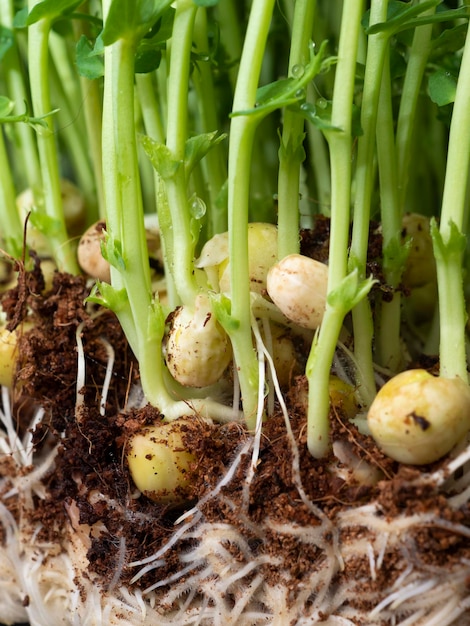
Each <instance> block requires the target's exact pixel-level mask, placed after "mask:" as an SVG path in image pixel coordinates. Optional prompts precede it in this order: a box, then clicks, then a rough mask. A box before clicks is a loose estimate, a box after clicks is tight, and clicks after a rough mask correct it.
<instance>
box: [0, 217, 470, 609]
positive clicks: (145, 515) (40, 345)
mask: <svg viewBox="0 0 470 626" xmlns="http://www.w3.org/2000/svg"><path fill="white" fill-rule="evenodd" d="M318 224H319V226H318V228H319V229H320V234H318V232H317V235H318V238H317V239H315V238H311V237H307V235H306V233H303V234H302V246H303V247H304V249H305V250H306V251H308V253H309V254H311V255H313V256H316V257H317V258H320V257H322V255H323V254H324V241H325V237H326V234H325V233H326V231H327V229H328V224H327V222H326V221H323V220H319V222H318ZM321 229H323V231H324V232H321ZM24 281H25V284H27V285H29V287H28V289H27V290H25V289H24V287H21V286H18V287H17V288H16V289H13V290H11V291H10V292H7V294H6V295H4V297H3V300H2V304H3V308H4V310H5V311H6V314H7V317H8V319H9V320H10V321H11V323H12V324H20V323H21V321H22V319H23V317H24V315H25V313H26V310H28V311H29V317H30V319H31V320H32V321H33V322H34V326H33V328H32V329H31V330H28V331H25V332H24V333H23V334H22V336H21V340H20V349H19V355H20V357H19V359H18V369H17V387H16V391H15V397H14V411H15V415H16V419H17V425H18V428H19V430H20V431H22V430H23V431H24V430H25V429H26V428H27V426H26V424H27V422H28V418H29V416H30V415H31V412H32V410H33V409H34V406H41V407H44V409H45V417H44V419H43V421H42V423H40V424H39V425H38V426H37V427H36V429H35V432H34V444H35V446H36V448H37V450H38V451H40V450H42V449H45V446H49V447H52V446H53V445H55V444H59V448H58V454H57V457H56V462H55V467H54V471H53V472H51V473H50V474H49V475H47V476H46V478H45V479H44V484H45V487H46V491H47V495H46V498H45V499H43V500H40V499H37V500H36V501H35V502H34V504H35V507H34V513H32V515H33V517H34V520H35V521H38V522H41V523H42V529H41V531H40V532H41V539H43V540H44V541H53V542H56V543H57V545H58V546H60V545H63V543H64V542H65V541H66V533H65V531H64V528H65V527H66V526H67V525H69V523H70V515H71V513H70V511H72V510H74V509H73V507H76V510H77V511H78V524H79V525H81V526H82V527H83V528H84V529H85V528H87V529H88V531H89V532H88V539H87V541H88V547H87V557H88V560H89V568H90V571H91V572H95V573H96V574H98V575H99V577H100V579H101V580H102V581H103V586H104V587H106V585H107V584H109V583H110V582H111V581H112V580H113V577H114V574H115V571H116V568H117V567H118V566H119V560H120V552H119V551H120V545H121V543H120V542H121V539H123V540H124V541H125V550H126V554H125V563H124V567H123V569H122V573H121V580H120V582H121V583H123V584H127V585H130V584H131V582H130V581H131V579H132V578H133V576H134V575H135V570H134V569H133V568H131V567H129V566H128V564H129V563H131V562H133V561H136V560H139V559H142V558H144V557H146V556H148V555H149V554H152V553H154V552H156V551H157V550H158V549H159V548H160V547H161V546H162V545H164V544H165V542H166V541H167V539H168V537H169V536H170V535H171V533H172V532H173V530H174V522H175V520H176V519H177V518H178V517H179V515H180V514H181V513H182V512H183V511H184V510H185V508H186V509H187V508H188V507H190V506H191V505H192V504H191V503H193V502H195V501H199V502H200V503H201V504H200V506H199V510H200V511H201V512H202V514H203V516H204V518H205V520H206V521H207V522H224V523H227V524H231V525H233V527H235V528H237V529H239V531H240V533H241V534H242V536H243V537H244V538H245V539H246V541H247V542H248V545H249V547H250V549H251V551H252V553H253V554H255V555H259V554H269V555H271V556H273V557H276V558H277V561H276V562H277V563H282V566H280V565H277V566H276V567H274V566H272V565H271V564H269V563H266V565H264V566H263V567H264V573H265V576H266V578H267V579H269V580H270V581H271V582H273V583H277V582H280V581H281V580H282V581H284V582H285V581H286V580H287V582H286V584H287V585H288V586H289V589H290V591H291V592H292V595H293V596H294V595H295V592H296V589H297V588H300V587H301V586H302V584H303V583H304V581H305V580H306V579H307V577H308V576H309V575H310V574H311V573H312V571H315V570H316V568H319V567H321V563H322V561H323V559H324V555H323V553H322V550H321V549H320V548H319V547H318V546H317V545H315V544H314V543H312V542H310V543H308V542H307V541H305V538H304V537H303V535H302V533H299V535H298V536H297V535H294V534H291V535H288V534H282V533H279V532H275V530H273V528H274V526H275V525H276V524H277V525H282V524H290V525H291V526H293V527H298V528H305V529H307V528H315V527H318V526H320V524H321V522H322V520H323V519H324V518H326V519H328V520H330V521H331V523H332V526H334V524H335V520H337V519H338V516H339V515H340V514H341V513H342V512H344V511H347V510H350V509H352V508H354V507H358V506H361V505H363V504H365V503H367V502H370V501H372V500H374V501H376V502H377V503H378V507H379V511H380V514H381V515H383V516H384V518H385V519H392V518H393V517H394V516H397V515H401V514H403V513H407V514H412V513H414V512H415V513H422V512H423V513H424V512H427V513H433V512H435V513H436V514H439V516H440V518H441V519H444V520H447V521H449V522H452V523H456V524H462V525H466V526H469V525H470V510H469V507H468V506H466V507H463V508H462V509H458V510H455V509H453V508H451V507H450V506H449V504H448V502H447V500H446V498H444V497H443V496H442V495H440V494H439V493H438V491H437V488H436V487H435V486H433V485H432V484H429V485H423V483H422V482H419V481H417V480H416V479H417V478H419V476H421V474H422V472H426V471H431V470H433V469H437V468H438V467H439V466H440V465H439V464H434V465H433V466H430V467H426V468H422V469H415V468H410V467H408V466H401V465H399V464H398V463H396V462H395V461H392V460H390V459H388V458H386V457H385V456H384V455H383V454H382V453H381V452H380V451H379V450H378V449H377V448H376V446H375V444H374V442H373V441H372V440H371V439H370V438H369V437H366V436H364V435H362V434H361V433H360V432H359V431H358V430H357V428H356V427H355V426H354V425H353V424H352V423H350V422H348V421H347V419H346V417H345V416H344V415H343V414H342V409H341V407H340V406H339V407H334V408H333V410H332V413H331V424H332V428H331V438H332V440H341V441H344V442H347V444H348V445H349V446H350V448H351V450H352V451H353V452H354V454H355V455H356V456H357V458H358V459H360V460H361V461H364V463H367V464H369V465H370V466H371V467H374V468H378V469H379V470H380V475H381V476H382V479H381V480H380V481H379V482H377V483H376V484H360V483H358V482H357V480H355V478H354V475H353V474H352V473H348V471H347V470H348V468H345V467H344V465H343V464H342V463H341V462H340V461H339V460H338V459H337V458H336V457H335V456H334V454H333V452H331V453H330V454H329V456H328V457H327V458H325V459H321V460H316V459H314V458H313V457H311V456H310V455H309V453H308V451H307V448H306V416H305V411H304V407H303V404H302V402H299V397H301V396H302V395H305V388H306V380H305V378H304V377H302V376H299V377H297V378H295V381H294V383H293V385H292V388H291V390H290V392H289V394H288V395H287V397H286V401H287V409H288V415H289V420H290V426H291V429H292V432H293V438H294V441H295V444H296V447H297V452H298V455H299V464H298V467H299V468H300V470H299V475H296V474H295V472H294V470H293V468H294V467H295V464H294V456H293V448H292V441H291V440H290V439H289V437H288V435H287V432H286V425H285V421H284V416H283V414H282V412H281V410H280V408H279V407H276V410H275V411H274V414H273V415H272V416H270V417H269V419H268V420H267V421H266V423H265V424H264V428H263V433H262V436H261V440H260V449H259V456H258V462H257V467H256V471H255V472H254V474H253V478H252V482H251V485H250V488H249V491H248V492H247V491H246V488H245V487H244V485H245V479H246V475H247V473H248V471H249V467H250V463H251V456H249V455H245V456H244V457H243V458H242V460H241V462H240V463H239V466H238V468H237V471H236V472H235V474H234V477H233V478H232V480H231V481H229V482H228V483H227V484H226V485H225V486H224V487H223V488H222V489H221V490H220V493H219V495H218V497H215V498H209V499H206V500H204V497H205V496H206V495H207V494H209V493H210V492H211V491H212V490H213V489H214V488H215V487H216V485H217V484H218V483H219V482H220V481H221V479H222V478H223V477H224V476H225V474H226V472H227V470H228V468H229V467H230V466H231V464H232V462H233V460H234V459H235V457H236V455H237V454H238V453H239V451H240V450H241V449H242V448H241V447H242V446H243V444H244V443H245V442H246V441H247V440H248V439H249V438H250V437H251V434H250V433H248V432H247V431H246V429H245V427H244V426H242V425H240V424H237V423H231V424H223V425H215V424H209V423H207V422H205V421H202V420H200V419H198V418H195V419H194V420H193V421H192V422H191V424H192V425H191V426H188V428H187V429H186V431H185V433H184V443H185V445H186V446H187V447H188V448H189V449H190V450H191V451H192V453H193V454H194V457H195V459H196V462H195V464H194V467H193V468H192V472H193V481H192V492H191V494H190V497H189V500H190V504H188V505H187V506H186V507H180V508H175V507H173V508H172V507H168V506H165V505H161V504H158V503H155V502H152V501H151V500H150V499H148V498H146V497H145V495H142V494H139V493H138V492H137V491H136V489H135V486H134V485H133V483H132V480H131V478H130V476H129V472H128V469H127V465H126V459H125V456H126V455H125V452H126V443H127V441H128V439H129V437H130V435H132V434H133V433H135V432H136V431H138V430H139V429H141V428H142V427H143V426H145V425H148V424H152V423H154V422H155V421H156V420H159V419H161V416H160V414H159V412H158V410H157V409H155V408H152V407H149V406H146V407H144V408H141V409H136V408H134V409H130V410H125V407H126V403H127V398H128V395H129V390H130V388H131V387H132V386H133V385H134V384H136V383H137V382H138V368H137V365H136V363H135V359H134V357H133V355H132V353H131V351H130V349H129V347H128V345H127V342H126V340H125V338H124V336H123V333H122V331H121V328H120V326H119V324H118V322H117V320H116V318H115V316H114V315H113V314H112V313H111V312H109V311H106V310H101V309H98V308H97V307H95V306H91V305H90V304H87V303H86V302H85V299H86V297H87V295H88V293H89V287H88V285H87V284H86V282H85V280H84V279H83V278H81V277H71V276H69V275H66V274H60V273H57V274H56V275H55V278H54V281H53V286H52V289H51V290H50V291H48V292H46V293H44V292H43V291H42V289H43V286H42V287H41V281H40V277H39V276H38V275H37V268H35V270H33V275H32V276H31V277H30V278H26V277H25V278H24ZM31 285H35V286H34V288H32V287H31ZM18 303H20V304H18ZM25 304H26V305H27V306H24V305H25ZM77 332H78V333H79V335H80V338H81V341H82V343H83V350H84V354H85V362H86V379H85V383H84V386H83V388H82V389H80V390H79V394H78V396H77V390H76V378H77ZM103 337H105V338H106V340H107V342H109V343H110V344H111V345H112V347H113V350H114V353H115V355H117V358H116V359H115V363H114V366H113V367H114V369H113V375H112V380H111V385H110V390H109V392H108V396H107V401H106V407H105V410H104V411H100V410H99V401H100V397H101V396H100V394H101V390H102V385H103V380H104V375H105V371H106V365H107V360H108V357H107V350H106V346H105V345H104V343H103ZM77 397H79V398H80V400H81V402H80V408H79V409H78V410H77ZM11 471H12V467H11V466H9V464H8V460H7V459H4V460H3V461H2V462H1V464H0V475H2V476H8V475H9V473H10V472H11ZM299 483H300V484H301V486H302V489H303V491H304V493H305V496H306V498H307V500H309V501H310V502H311V503H313V505H314V506H310V505H308V504H307V503H306V501H305V499H303V498H302V497H301V495H300V492H299ZM247 493H248V497H247V495H246V494H247ZM10 506H11V512H12V514H13V515H14V516H16V517H17V518H18V517H19V515H21V510H20V507H19V505H18V502H16V501H15V500H14V499H11V500H10ZM315 507H317V508H315ZM267 522H268V523H267ZM261 528H262V530H261ZM270 528H271V530H270ZM367 532H368V531H367V529H366V528H361V527H355V528H354V529H345V530H344V531H343V532H342V535H341V537H340V540H341V541H342V542H345V543H347V542H348V541H351V540H353V539H358V538H359V537H360V533H367ZM325 540H326V541H329V540H331V537H326V536H325ZM467 544H468V539H466V538H465V537H464V536H460V535H456V534H455V533H452V532H450V531H449V530H448V529H446V528H445V527H433V526H432V525H429V526H422V527H420V528H419V529H418V530H417V531H416V532H415V534H414V536H413V545H412V549H413V554H414V558H415V559H416V561H417V562H420V563H421V564H422V565H423V566H426V567H430V566H432V567H445V566H446V564H449V563H450V564H451V563H452V562H456V561H457V560H458V559H461V558H463V556H464V557H466V558H470V547H469V546H468V545H467ZM190 547H191V542H190V541H188V540H183V541H180V542H179V543H177V544H175V547H174V548H173V549H172V550H170V551H169V552H168V553H167V555H166V562H165V564H164V565H163V566H162V567H161V568H159V569H158V570H157V572H158V573H156V570H152V571H150V572H148V573H147V574H146V575H144V576H142V577H141V578H140V579H139V580H138V581H137V582H136V583H134V584H135V585H137V586H140V587H142V588H146V587H147V586H149V585H152V584H154V583H155V582H156V580H158V579H160V580H161V579H164V578H165V577H166V576H168V575H171V573H172V571H173V570H174V568H175V567H177V566H178V564H179V558H180V555H181V554H183V553H185V551H186V550H187V549H189V548H190ZM226 549H227V550H228V551H229V553H230V554H231V556H232V558H233V559H234V561H237V560H238V561H243V559H244V558H245V555H244V554H243V553H242V552H241V551H240V549H239V548H238V547H237V546H236V545H234V544H232V543H230V542H227V544H226ZM384 563H386V565H384V566H383V567H382V568H381V569H380V570H379V571H378V572H377V574H376V577H375V579H373V580H371V579H370V562H369V560H368V558H367V556H366V555H364V558H354V559H350V560H348V561H347V562H346V565H345V568H344V570H343V571H342V572H340V573H339V574H338V580H340V579H341V578H342V579H346V578H351V580H355V581H361V583H360V584H361V585H366V584H367V585H368V586H369V587H370V589H371V590H377V589H380V588H382V587H384V588H385V587H389V586H390V584H391V582H392V581H393V580H395V579H396V578H397V577H398V576H399V575H400V573H401V572H402V569H403V559H402V557H401V555H399V554H394V553H393V552H390V553H387V554H386V558H384ZM366 580H367V583H366V582H364V581H366ZM325 619H326V616H325Z"/></svg>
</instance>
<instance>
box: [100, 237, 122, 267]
mask: <svg viewBox="0 0 470 626" xmlns="http://www.w3.org/2000/svg"><path fill="white" fill-rule="evenodd" d="M101 254H102V256H103V258H104V259H106V261H108V263H109V264H110V265H112V266H113V267H114V268H116V269H117V270H118V271H119V272H124V271H125V270H126V263H125V261H124V256H123V254H122V244H121V242H120V241H119V240H117V239H115V238H114V237H112V236H111V235H110V234H109V233H106V234H105V237H104V239H103V240H102V241H101Z"/></svg>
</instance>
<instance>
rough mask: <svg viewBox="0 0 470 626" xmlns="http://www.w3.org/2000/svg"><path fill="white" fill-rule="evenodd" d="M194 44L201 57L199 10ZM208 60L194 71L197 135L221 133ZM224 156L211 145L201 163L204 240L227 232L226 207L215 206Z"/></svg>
mask: <svg viewBox="0 0 470 626" xmlns="http://www.w3.org/2000/svg"><path fill="white" fill-rule="evenodd" d="M194 42H195V44H196V46H197V50H198V51H199V53H200V54H203V53H204V52H205V51H207V50H208V48H209V42H208V33H207V13H206V10H205V9H203V8H201V9H199V11H198V12H197V15H196V23H195V29H194ZM210 63H211V62H210V61H201V62H200V63H199V64H198V66H197V67H196V68H195V71H194V72H193V76H192V82H193V85H194V88H195V91H196V94H197V103H198V112H199V120H200V122H199V127H198V132H200V133H208V132H213V131H215V130H220V128H219V124H220V121H219V119H218V114H217V96H216V92H215V89H214V80H213V73H212V68H211V64H210ZM225 163H226V153H225V150H224V146H223V145H222V144H217V145H216V146H214V147H213V148H212V149H211V150H209V152H208V153H207V155H206V156H205V158H204V161H203V162H202V163H201V168H202V170H203V172H204V179H205V184H206V186H207V192H208V196H209V199H210V202H209V204H208V207H207V208H208V211H207V212H208V216H207V217H208V220H207V222H208V224H207V238H210V237H212V236H213V235H215V234H216V233H221V232H224V231H226V230H227V211H226V207H219V206H218V197H219V194H220V191H221V189H222V187H223V185H224V184H225V182H226V180H227V168H226V165H225Z"/></svg>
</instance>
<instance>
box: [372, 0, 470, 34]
mask: <svg viewBox="0 0 470 626" xmlns="http://www.w3.org/2000/svg"><path fill="white" fill-rule="evenodd" d="M441 2H442V0H428V2H421V3H419V4H410V3H409V2H406V3H405V2H393V3H391V5H403V8H402V9H401V10H397V11H396V14H395V15H394V16H393V17H392V18H390V19H388V20H387V21H386V22H380V23H379V24H373V25H372V26H371V27H367V28H366V34H367V35H375V34H376V33H380V32H387V33H388V34H389V35H393V34H396V33H399V32H402V31H404V30H407V29H409V28H416V27H417V26H424V24H438V23H440V22H451V21H454V20H456V19H459V18H465V17H466V18H468V12H467V7H466V6H463V7H460V8H458V9H450V10H448V11H436V13H434V14H431V15H424V16H422V17H419V15H420V14H421V13H424V12H425V11H427V10H428V9H431V8H432V7H435V6H437V5H438V4H440V3H441ZM389 15H390V13H389ZM367 23H368V22H367Z"/></svg>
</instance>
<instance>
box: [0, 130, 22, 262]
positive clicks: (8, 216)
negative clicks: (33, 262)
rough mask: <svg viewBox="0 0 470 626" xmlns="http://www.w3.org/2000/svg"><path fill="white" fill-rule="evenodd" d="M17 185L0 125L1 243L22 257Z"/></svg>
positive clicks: (14, 256)
mask: <svg viewBox="0 0 470 626" xmlns="http://www.w3.org/2000/svg"><path fill="white" fill-rule="evenodd" d="M15 196H16V193H15V185H14V182H13V177H12V175H11V170H10V163H9V159H8V154H7V150H6V147H5V139H4V135H3V129H2V127H1V126H0V215H1V219H2V228H1V237H0V241H1V245H2V247H4V249H5V251H6V252H7V253H8V254H10V255H11V256H12V257H13V258H15V259H19V258H21V254H22V249H23V227H22V225H21V220H20V216H19V213H18V209H17V207H16V201H15Z"/></svg>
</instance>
